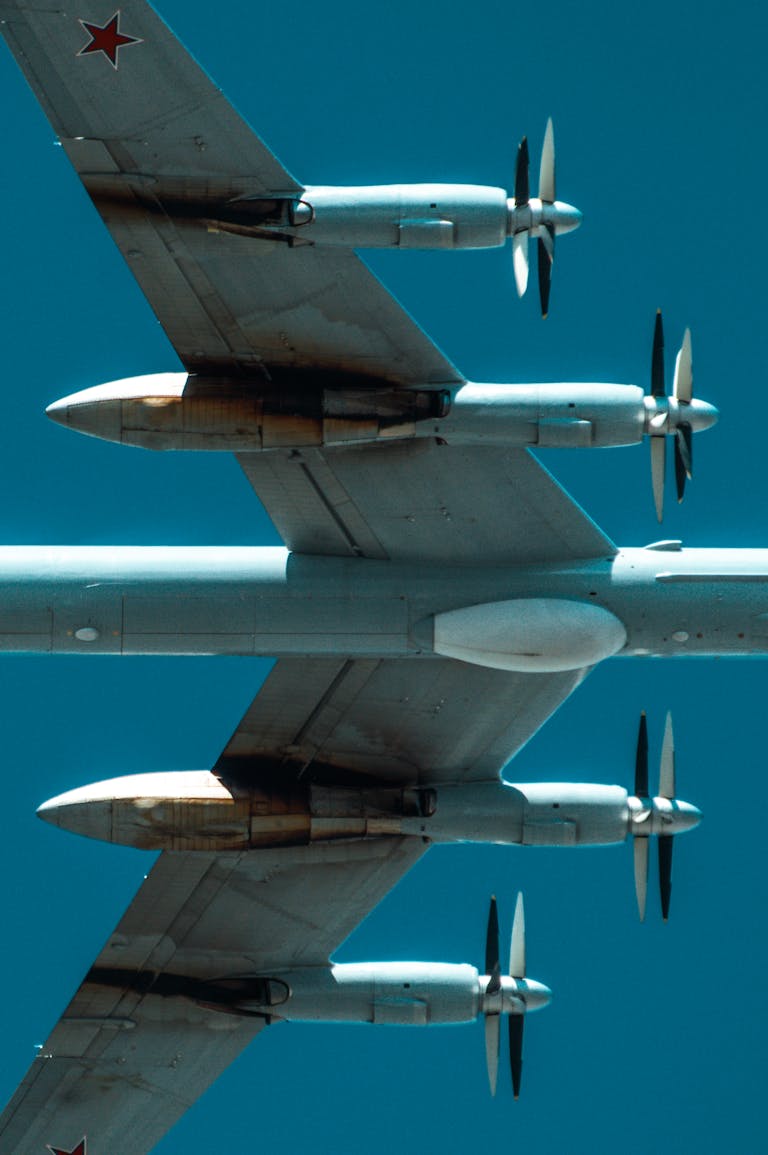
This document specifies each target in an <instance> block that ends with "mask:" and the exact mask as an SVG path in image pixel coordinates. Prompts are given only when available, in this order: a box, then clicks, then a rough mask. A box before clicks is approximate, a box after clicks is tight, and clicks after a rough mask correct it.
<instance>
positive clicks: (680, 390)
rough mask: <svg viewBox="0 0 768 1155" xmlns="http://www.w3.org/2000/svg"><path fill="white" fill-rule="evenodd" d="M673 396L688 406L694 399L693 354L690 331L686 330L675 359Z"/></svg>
mask: <svg viewBox="0 0 768 1155" xmlns="http://www.w3.org/2000/svg"><path fill="white" fill-rule="evenodd" d="M672 394H673V396H674V397H676V398H677V400H678V401H682V402H683V403H684V404H686V405H687V404H689V403H690V402H691V400H692V398H693V353H692V350H691V330H690V329H686V330H685V333H684V334H683V343H682V345H681V346H680V351H679V353H678V354H677V357H676V359H675V381H674V385H673V387H672Z"/></svg>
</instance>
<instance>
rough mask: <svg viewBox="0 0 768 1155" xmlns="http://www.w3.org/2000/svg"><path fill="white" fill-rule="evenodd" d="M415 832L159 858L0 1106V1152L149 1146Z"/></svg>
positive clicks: (349, 918)
mask: <svg viewBox="0 0 768 1155" xmlns="http://www.w3.org/2000/svg"><path fill="white" fill-rule="evenodd" d="M423 850H424V847H423V846H422V845H421V842H420V841H419V840H417V839H410V840H406V839H399V838H387V839H380V840H378V841H377V842H375V843H364V842H355V843H340V844H331V845H325V846H314V847H298V848H294V849H286V850H276V851H272V852H269V851H262V852H253V851H251V852H246V853H243V854H220V855H214V854H205V853H197V854H186V853H181V854H179V853H176V854H174V853H168V854H163V855H161V857H160V858H159V859H158V861H157V863H156V864H155V866H154V868H153V869H152V871H151V873H150V875H149V876H148V878H147V879H146V881H145V882H144V884H143V886H142V887H141V889H140V890H139V892H138V894H137V895H136V898H135V899H134V901H133V903H132V904H131V906H130V907H129V908H128V910H127V912H126V913H125V915H124V916H123V918H122V919H121V921H120V923H119V925H118V926H117V927H116V928H115V931H114V932H113V934H112V935H111V936H110V938H109V940H108V942H107V944H106V946H105V947H104V950H103V951H102V952H101V954H100V955H99V957H98V958H97V959H96V961H95V963H94V965H93V967H92V968H91V970H90V971H89V973H88V975H87V976H86V978H85V980H84V981H83V983H82V985H81V987H80V989H79V990H78V992H77V994H76V995H75V997H74V999H73V1000H72V1002H71V1003H70V1005H69V1007H68V1008H67V1009H66V1011H65V1012H64V1014H63V1016H62V1018H61V1019H60V1020H59V1023H58V1025H57V1026H56V1027H55V1028H54V1030H53V1032H52V1034H51V1035H50V1037H49V1038H48V1039H47V1040H46V1042H45V1044H44V1045H43V1047H42V1049H41V1051H40V1054H39V1055H38V1057H37V1058H36V1059H35V1061H34V1062H33V1064H32V1066H31V1067H30V1069H29V1071H28V1073H27V1075H26V1077H25V1078H24V1080H23V1081H22V1083H21V1085H20V1087H19V1089H18V1090H17V1092H16V1094H15V1095H14V1097H13V1099H12V1100H11V1102H10V1103H9V1104H8V1106H7V1107H6V1109H5V1111H4V1112H3V1115H2V1116H1V1117H0V1155H39V1153H40V1152H42V1151H44V1150H45V1149H46V1145H48V1144H50V1146H51V1147H52V1148H54V1149H56V1148H59V1149H61V1150H63V1151H70V1150H71V1151H74V1150H75V1149H76V1148H77V1145H78V1144H79V1143H80V1141H81V1140H82V1138H83V1136H87V1144H88V1147H87V1150H88V1155H145V1153H146V1152H148V1151H150V1150H151V1149H152V1148H153V1147H154V1146H155V1144H156V1143H157V1142H158V1141H159V1140H160V1138H161V1137H162V1136H163V1135H164V1134H165V1132H166V1131H167V1130H168V1129H169V1128H170V1127H171V1126H172V1125H173V1124H174V1123H175V1122H176V1120H177V1119H178V1118H179V1117H180V1116H181V1115H182V1114H183V1113H184V1111H186V1110H187V1108H188V1107H189V1106H190V1105H191V1104H192V1103H193V1102H194V1101H195V1099H197V1098H198V1097H199V1096H200V1095H201V1094H202V1093H203V1091H205V1089H206V1088H207V1087H208V1086H210V1084H211V1083H212V1082H213V1081H214V1080H215V1079H216V1078H217V1077H218V1076H219V1075H220V1074H221V1072H222V1071H223V1070H224V1069H225V1068H226V1067H227V1066H228V1065H229V1064H230V1063H231V1062H232V1061H233V1059H235V1058H236V1056H237V1055H238V1054H239V1053H240V1052H241V1051H242V1050H243V1048H244V1047H246V1046H247V1044H248V1043H249V1042H250V1041H251V1039H253V1038H254V1037H255V1036H256V1035H257V1034H258V1033H259V1031H261V1030H262V1029H263V1028H264V1027H265V1026H266V1025H267V1024H268V1021H269V1016H266V1017H265V1015H264V1014H263V1013H261V1014H254V1013H252V1012H250V1011H249V1009H248V1008H249V1004H250V1005H253V1004H254V1003H255V1004H262V1005H263V1004H264V1003H265V1002H266V1003H269V1001H270V999H272V998H273V997H274V995H273V993H272V992H273V988H272V987H271V985H270V980H271V979H273V978H275V976H276V975H277V974H279V971H280V970H284V969H287V968H290V967H291V966H313V965H321V966H322V965H325V964H326V963H327V960H328V956H329V954H330V952H331V951H332V950H333V949H335V948H336V947H337V946H338V945H339V944H340V943H341V942H342V941H343V940H344V939H345V938H346V937H347V935H348V934H349V933H350V932H351V931H352V930H353V929H354V927H355V926H356V925H357V923H359V922H360V920H361V918H363V917H364V915H365V914H366V913H367V912H368V911H369V910H370V909H371V908H372V907H374V906H375V905H376V904H377V903H378V902H379V901H380V899H382V898H383V897H384V895H385V894H386V893H387V892H388V891H389V890H390V889H391V887H392V886H393V885H394V884H395V883H396V882H397V880H398V879H399V878H400V877H401V876H402V875H403V874H404V873H405V872H406V871H407V870H408V869H409V867H410V866H412V865H413V863H414V862H415V861H416V860H417V859H418V858H419V856H420V855H421V854H422V853H423Z"/></svg>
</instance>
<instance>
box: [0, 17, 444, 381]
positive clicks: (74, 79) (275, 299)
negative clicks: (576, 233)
mask: <svg viewBox="0 0 768 1155" xmlns="http://www.w3.org/2000/svg"><path fill="white" fill-rule="evenodd" d="M87 8H88V12H87V19H79V18H78V14H72V13H70V12H65V11H62V10H61V9H59V8H55V7H44V8H41V7H39V6H37V5H33V4H31V3H29V2H28V0H0V21H1V23H0V29H1V30H2V32H3V34H4V35H5V37H6V39H7V41H8V43H9V46H10V48H11V50H12V52H13V53H14V55H15V57H16V59H17V61H18V63H19V65H20V66H21V68H22V69H23V71H24V73H25V75H26V77H27V80H28V81H29V83H30V85H31V87H32V89H33V91H34V92H35V94H36V95H37V97H38V99H39V100H40V101H41V103H42V105H43V107H44V108H45V110H46V113H47V115H48V117H49V119H50V121H51V123H52V125H53V127H54V129H55V131H56V132H57V134H58V135H59V137H60V139H61V143H62V145H63V147H64V149H65V151H66V152H67V155H68V156H69V159H70V160H71V162H72V164H73V165H74V167H75V169H76V170H77V172H78V175H79V176H80V178H81V180H82V182H83V184H84V185H85V187H86V189H87V190H88V192H89V194H90V196H91V198H92V199H93V202H94V204H95V205H96V207H97V209H98V210H99V212H100V214H101V216H102V218H103V220H104V222H105V224H106V225H107V228H108V229H109V230H110V232H111V234H112V237H113V239H114V240H115V242H116V244H117V245H118V247H119V249H120V251H121V253H122V254H123V257H124V258H125V260H126V262H127V263H128V266H129V268H130V269H131V271H132V273H133V274H134V276H135V277H136V280H137V281H138V282H139V285H140V286H141V288H142V291H143V292H144V294H145V296H146V297H147V300H148V301H149V303H150V305H151V306H152V308H153V309H154V311H155V314H156V315H157V318H158V320H159V321H160V324H161V325H162V326H163V329H164V330H165V332H166V334H167V335H168V338H169V339H170V341H171V342H172V344H173V346H174V348H175V349H176V352H177V353H178V355H179V357H180V359H181V360H182V362H183V363H184V365H185V367H186V368H187V369H188V370H189V371H190V372H194V373H200V374H205V375H207V376H209V377H210V376H213V377H233V376H234V377H235V378H240V379H243V378H245V379H246V380H248V381H249V382H254V383H255V384H256V385H262V386H265V387H266V386H269V385H273V386H277V387H278V388H279V387H280V385H281V384H282V383H283V382H284V381H286V380H287V381H288V382H289V384H290V385H291V387H292V388H294V389H295V388H306V389H307V390H309V391H311V390H313V389H316V388H317V387H318V386H320V385H322V384H328V380H329V374H330V375H331V379H332V380H333V382H334V384H335V385H336V387H340V386H342V385H344V384H345V383H347V384H353V385H355V386H356V387H358V388H366V387H370V385H371V384H374V383H376V384H380V383H381V381H384V382H386V383H388V384H390V385H392V384H394V385H406V386H407V385H420V386H426V387H427V388H431V387H435V386H440V385H448V386H449V385H451V384H456V383H459V382H460V381H461V380H462V378H461V376H460V374H459V373H458V372H457V370H456V369H455V368H454V367H453V366H452V365H451V364H450V362H449V361H448V360H447V359H446V358H445V357H444V356H443V355H442V354H441V353H440V352H439V351H438V350H437V349H436V348H435V346H434V344H433V343H432V342H431V341H430V340H429V338H428V337H427V336H426V335H425V334H424V333H423V332H422V330H421V329H420V328H419V326H418V325H417V324H416V323H415V322H414V321H413V320H411V318H410V317H409V316H408V315H407V314H406V313H405V312H404V310H403V309H402V308H401V307H400V306H399V305H398V304H397V303H396V302H395V301H394V300H393V298H392V297H391V296H390V294H389V293H388V292H387V291H386V289H384V287H383V286H382V285H381V284H380V283H379V281H378V280H377V279H376V277H374V275H373V274H372V273H371V272H370V271H369V270H368V269H367V268H366V266H365V265H364V264H363V263H362V261H360V260H359V259H358V258H357V257H356V256H355V254H354V252H353V251H352V250H351V249H349V248H344V247H341V248H338V249H329V248H322V249H317V248H315V246H314V245H311V244H306V243H294V242H295V241H296V238H294V237H293V236H292V235H290V234H289V233H285V234H283V233H281V231H280V225H281V222H284V223H287V221H288V218H289V216H290V213H291V212H292V205H294V204H295V203H296V202H297V198H298V197H299V195H300V193H301V191H302V186H301V185H299V184H298V183H297V182H296V181H295V180H294V179H293V177H292V176H291V175H290V174H289V173H288V172H286V170H285V169H284V168H283V166H282V165H281V164H280V163H279V161H277V159H276V158H275V157H274V156H273V154H272V153H271V152H270V151H269V149H268V148H267V147H266V145H264V144H263V143H262V141H261V140H259V138H258V137H257V136H256V134H255V133H254V132H253V130H252V129H251V128H250V127H249V126H248V125H247V124H246V123H245V122H244V121H243V120H242V118H241V117H240V116H239V115H238V113H237V112H235V110H234V109H233V108H232V107H231V105H229V103H228V102H227V101H226V99H225V97H224V96H223V94H222V93H221V92H220V91H219V89H218V88H216V86H215V85H214V84H213V83H212V82H211V80H210V79H209V78H208V77H207V76H206V74H205V73H204V72H203V71H202V69H201V68H200V67H199V66H198V65H197V64H196V63H195V61H194V60H193V59H192V58H191V57H190V56H189V54H188V53H187V51H186V50H185V49H184V48H183V46H182V45H181V44H180V43H179V41H178V40H177V39H176V37H175V36H174V35H173V33H172V32H171V31H170V29H169V28H168V27H167V26H166V25H165V24H164V23H163V21H162V20H160V18H159V17H158V16H157V14H156V13H155V12H154V11H153V10H152V9H151V8H150V7H149V5H148V4H146V3H145V2H144V0H127V2H126V3H125V4H123V5H122V6H121V8H120V9H119V11H118V12H115V8H114V5H113V4H112V2H111V0H90V2H89V4H88V6H87ZM275 237H278V238H279V239H277V240H276V239H274V238H275Z"/></svg>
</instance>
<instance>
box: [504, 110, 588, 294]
mask: <svg viewBox="0 0 768 1155" xmlns="http://www.w3.org/2000/svg"><path fill="white" fill-rule="evenodd" d="M529 168H530V157H529V154H528V138H527V137H525V136H524V137H523V139H522V140H521V141H520V146H519V148H518V150H517V164H516V166H515V195H514V199H513V200H512V201H511V202H509V204H510V232H511V234H512V263H513V265H514V270H515V284H516V285H517V292H518V296H520V297H522V296H523V294H524V293H525V290H526V288H527V287H528V237H529V236H536V237H537V238H538V271H539V299H540V302H541V315H542V317H546V315H547V313H548V311H549V291H550V287H551V284H552V265H553V264H554V260H555V236H556V234H557V233H564V232H569V231H570V230H571V229H575V228H577V227H578V225H579V224H580V223H581V213H580V212H579V210H578V209H575V208H573V206H572V205H567V204H564V203H561V202H560V201H558V200H557V199H556V195H555V134H554V130H553V128H552V118H551V117H550V119H549V120H548V121H547V128H546V131H545V133H544V144H543V146H542V150H541V165H540V168H539V195H538V197H536V198H534V199H531V196H530V174H529Z"/></svg>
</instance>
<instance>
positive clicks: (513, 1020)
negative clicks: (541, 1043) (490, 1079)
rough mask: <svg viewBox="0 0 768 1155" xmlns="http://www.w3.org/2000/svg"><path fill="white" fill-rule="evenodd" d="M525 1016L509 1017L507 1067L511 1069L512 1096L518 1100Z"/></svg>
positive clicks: (521, 1072) (521, 1073)
mask: <svg viewBox="0 0 768 1155" xmlns="http://www.w3.org/2000/svg"><path fill="white" fill-rule="evenodd" d="M524 1023H525V1015H510V1016H509V1065H510V1067H511V1068H512V1094H513V1095H514V1097H515V1098H516V1099H519V1098H520V1081H521V1079H522V1077H523V1024H524Z"/></svg>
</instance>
